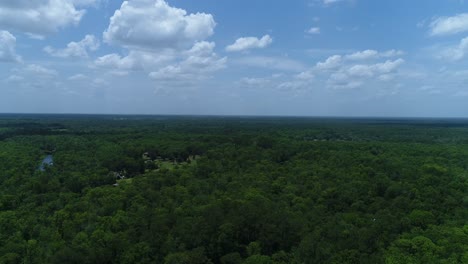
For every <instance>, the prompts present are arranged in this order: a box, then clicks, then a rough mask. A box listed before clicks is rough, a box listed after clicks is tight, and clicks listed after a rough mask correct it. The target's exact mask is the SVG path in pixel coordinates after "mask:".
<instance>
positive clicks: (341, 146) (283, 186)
mask: <svg viewBox="0 0 468 264" xmlns="http://www.w3.org/2000/svg"><path fill="white" fill-rule="evenodd" d="M467 143H468V123H467V122H466V121H458V120H448V121H427V120H419V121H417V120H416V121H409V120H404V121H396V120H393V121H391V122H390V121H388V120H387V121H382V120H335V119H300V118H289V119H277V118H264V119H254V118H195V117H193V118H191V117H170V118H169V117H113V116H107V117H43V118H41V117H34V116H32V117H18V118H7V117H4V118H1V117H0V263H188V264H199V263H213V264H243V263H260V264H261V263H269V264H270V263H271V264H300V263H303V264H308V263H311V264H312V263H340V264H341V263H372V264H374V263H389V264H390V263H392V264H393V263H442V264H444V263H447V264H448V263H468V253H467V252H468V225H467V222H466V220H467V219H468V212H467V205H468V194H467V190H468V147H467V146H468V144H467ZM45 155H53V157H54V164H53V166H48V167H47V168H46V169H45V170H44V171H40V170H38V168H39V165H40V164H41V160H42V158H43V157H44V156H45Z"/></svg>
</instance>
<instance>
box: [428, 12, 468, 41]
mask: <svg viewBox="0 0 468 264" xmlns="http://www.w3.org/2000/svg"><path fill="white" fill-rule="evenodd" d="M429 27H430V35H431V36H443V35H452V34H457V33H461V32H466V31H468V13H463V14H458V15H455V16H451V17H439V18H436V19H434V20H433V21H432V22H431V23H430V25H429Z"/></svg>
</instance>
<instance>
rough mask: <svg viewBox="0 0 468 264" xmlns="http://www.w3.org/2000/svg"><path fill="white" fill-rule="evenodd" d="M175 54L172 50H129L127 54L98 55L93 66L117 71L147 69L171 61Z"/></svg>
mask: <svg viewBox="0 0 468 264" xmlns="http://www.w3.org/2000/svg"><path fill="white" fill-rule="evenodd" d="M176 56H177V54H176V53H175V51H173V50H165V51H164V52H159V53H153V52H147V51H138V50H137V51H133V50H131V51H130V52H129V54H128V55H127V56H121V55H119V54H115V53H112V54H108V55H105V56H102V57H99V58H97V59H96V60H95V61H94V65H93V67H99V68H108V69H111V70H119V71H138V70H147V71H148V70H152V69H154V68H157V67H161V66H162V65H165V64H167V63H170V62H172V61H173V60H175V59H176Z"/></svg>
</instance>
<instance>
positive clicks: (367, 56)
mask: <svg viewBox="0 0 468 264" xmlns="http://www.w3.org/2000/svg"><path fill="white" fill-rule="evenodd" d="M403 54H404V52H403V51H401V50H387V51H384V52H378V51H376V50H363V51H358V52H355V53H352V54H349V55H346V56H345V58H346V59H348V60H371V59H379V58H390V57H397V56H401V55H403Z"/></svg>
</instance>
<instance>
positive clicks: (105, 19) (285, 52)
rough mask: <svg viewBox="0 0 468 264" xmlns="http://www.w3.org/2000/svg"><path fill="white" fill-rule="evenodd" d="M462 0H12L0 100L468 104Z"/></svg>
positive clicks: (118, 109) (92, 104)
mask: <svg viewBox="0 0 468 264" xmlns="http://www.w3.org/2000/svg"><path fill="white" fill-rule="evenodd" d="M467 59H468V4H467V3H465V2H464V1H462V0H443V1H441V0H424V1H423V0H420V1H416V0H415V1H408V0H379V1H375V0H293V1H291V0H288V1H286V0H275V1H271V0H248V1H247V0H222V1H220V0H196V1H183V0H128V1H118V0H35V1H30V0H2V1H0V113H86V114H92V113H99V114H175V115H275V116H277V115H280V116H283V115H284V116H351V117H352V116H357V117H361V116H371V117H468V60H467Z"/></svg>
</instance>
